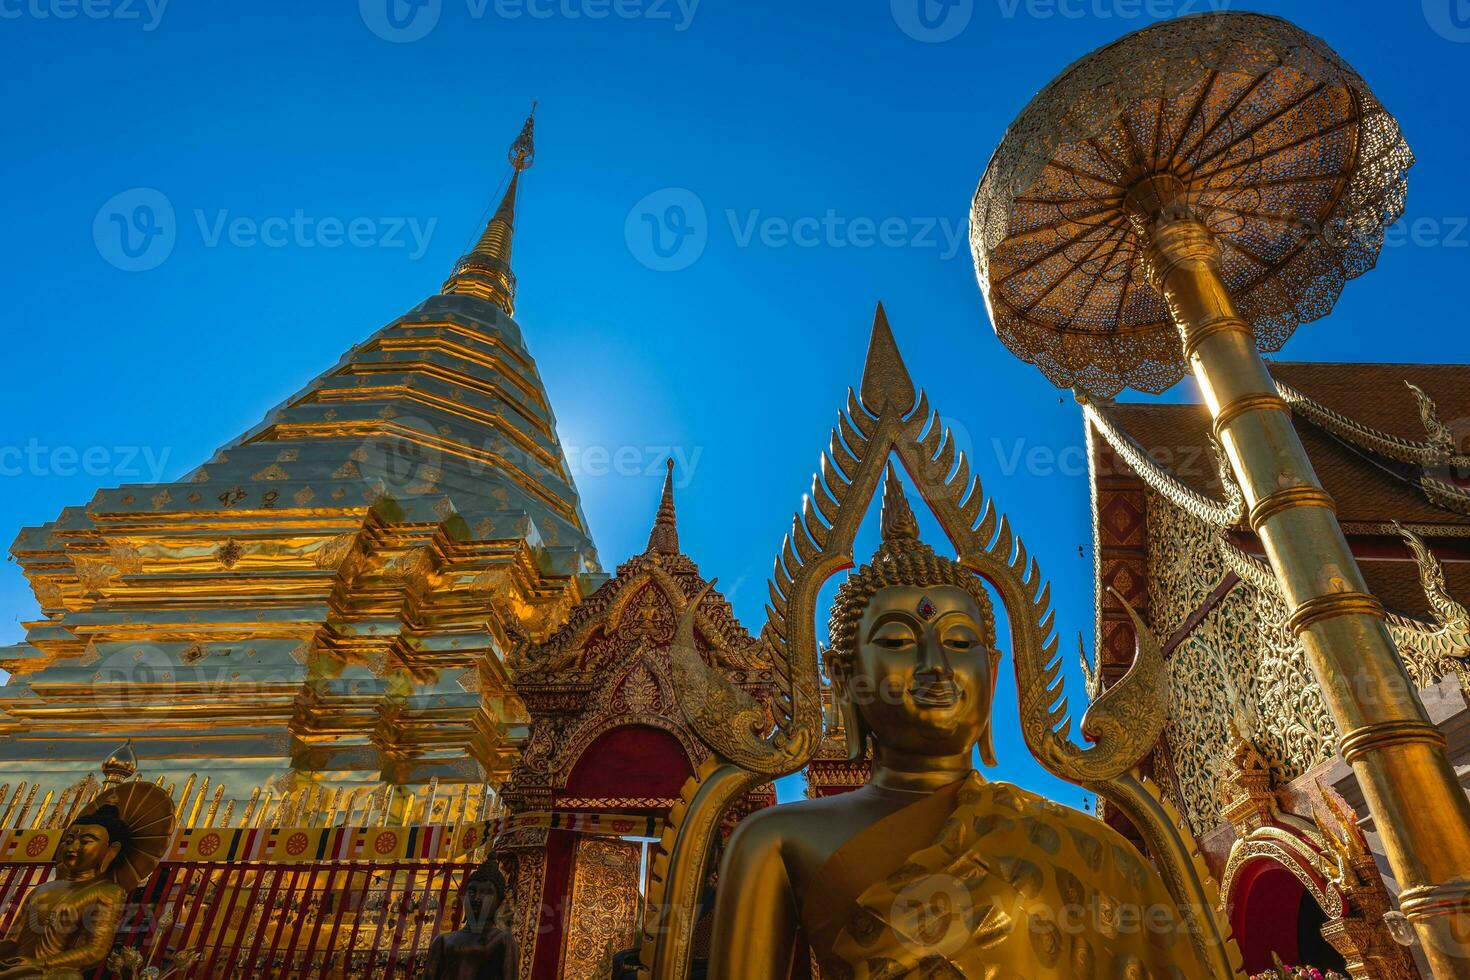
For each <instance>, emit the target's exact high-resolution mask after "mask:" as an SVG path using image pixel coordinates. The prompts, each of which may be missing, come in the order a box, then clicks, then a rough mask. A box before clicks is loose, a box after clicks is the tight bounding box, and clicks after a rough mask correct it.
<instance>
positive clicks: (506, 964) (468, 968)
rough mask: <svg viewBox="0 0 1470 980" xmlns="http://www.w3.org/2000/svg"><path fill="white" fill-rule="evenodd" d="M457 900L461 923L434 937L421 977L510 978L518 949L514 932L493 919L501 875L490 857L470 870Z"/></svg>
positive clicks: (502, 887) (500, 897)
mask: <svg viewBox="0 0 1470 980" xmlns="http://www.w3.org/2000/svg"><path fill="white" fill-rule="evenodd" d="M461 900H462V902H463V904H464V925H463V926H461V927H460V928H459V929H456V930H455V931H454V932H446V933H443V934H442V935H439V936H435V937H434V942H433V943H432V944H430V946H429V959H428V962H427V963H426V964H425V966H424V973H423V976H424V980H513V978H514V977H516V976H517V975H518V970H519V967H518V959H519V953H518V950H517V948H516V940H515V936H514V935H512V934H511V931H510V930H509V929H507V928H505V927H504V926H502V925H500V923H499V921H498V919H497V913H498V912H499V911H500V905H501V903H502V902H503V901H504V900H505V876H504V875H502V874H501V873H500V868H499V867H498V866H497V865H496V863H495V858H494V857H489V858H486V859H485V861H484V862H483V863H482V864H481V865H480V866H479V867H478V868H476V869H475V870H474V871H472V872H470V874H469V877H467V878H466V879H465V882H464V890H463V892H462V893H461Z"/></svg>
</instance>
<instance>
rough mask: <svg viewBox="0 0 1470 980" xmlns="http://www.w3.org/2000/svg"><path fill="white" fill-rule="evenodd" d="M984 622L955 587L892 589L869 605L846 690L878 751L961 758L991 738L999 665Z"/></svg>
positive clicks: (968, 597) (967, 597) (969, 598)
mask: <svg viewBox="0 0 1470 980" xmlns="http://www.w3.org/2000/svg"><path fill="white" fill-rule="evenodd" d="M982 622H983V620H982V618H981V613H980V607H979V605H978V604H977V603H976V601H975V598H974V596H972V595H970V593H968V592H966V591H965V590H964V589H961V588H958V587H956V586H949V585H940V586H926V587H923V588H918V587H910V586H887V587H885V588H882V589H879V590H878V592H877V593H875V594H874V595H873V597H872V599H870V600H869V601H868V605H867V608H866V609H865V610H864V611H863V616H862V619H861V621H860V622H859V623H858V631H857V637H856V643H855V646H856V649H855V650H854V651H853V660H852V672H851V674H850V676H849V677H848V678H847V683H846V684H845V685H844V686H845V688H846V691H845V693H846V695H847V696H848V697H849V698H850V699H851V700H852V702H853V704H854V705H855V706H856V707H857V710H858V714H859V716H860V717H861V719H862V721H863V723H864V727H866V728H867V730H868V731H869V732H871V733H872V735H873V737H874V739H875V740H876V741H877V742H878V744H879V745H880V746H884V747H886V748H889V749H893V750H896V751H900V752H905V753H911V754H915V755H929V756H938V755H956V754H959V753H962V752H968V751H969V750H970V747H971V746H973V745H974V744H975V742H976V741H977V740H978V739H979V738H980V736H981V735H982V734H983V733H984V732H985V729H986V728H987V727H988V726H989V724H990V699H991V693H992V691H993V689H994V683H995V675H994V668H995V660H994V657H993V653H992V651H991V650H990V649H989V648H988V647H987V645H986V644H987V637H986V634H985V629H984V627H983V626H982V625H981V624H982Z"/></svg>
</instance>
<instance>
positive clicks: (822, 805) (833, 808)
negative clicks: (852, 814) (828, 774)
mask: <svg viewBox="0 0 1470 980" xmlns="http://www.w3.org/2000/svg"><path fill="white" fill-rule="evenodd" d="M846 795H847V794H842V795H838V796H824V797H818V798H816V799H811V800H793V801H792V802H790V803H782V804H780V805H779V806H769V807H766V808H765V809H763V810H757V811H756V812H754V813H752V814H750V815H749V816H747V817H745V818H744V819H743V820H741V821H740V823H739V824H738V825H737V826H736V828H735V836H734V837H732V838H731V840H730V844H731V846H732V847H733V846H735V845H736V844H737V843H740V844H744V845H745V846H747V847H750V846H755V845H778V844H780V843H781V842H782V841H783V840H786V839H787V838H789V837H791V836H793V835H795V836H801V835H802V833H803V831H805V830H806V828H809V827H811V826H812V825H813V824H815V823H824V824H825V823H829V822H831V821H832V820H834V819H841V818H842V817H843V816H844V815H845V814H846V813H847V812H848V811H849V810H850V809H851V804H852V802H853V801H852V800H850V799H844V798H843V797H844V796H846Z"/></svg>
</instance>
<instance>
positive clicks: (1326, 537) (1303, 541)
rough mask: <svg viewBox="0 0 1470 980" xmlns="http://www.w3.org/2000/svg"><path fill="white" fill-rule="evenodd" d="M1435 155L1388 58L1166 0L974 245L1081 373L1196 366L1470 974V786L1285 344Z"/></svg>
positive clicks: (999, 325) (1321, 657) (1382, 819)
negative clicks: (1187, 13)
mask: <svg viewBox="0 0 1470 980" xmlns="http://www.w3.org/2000/svg"><path fill="white" fill-rule="evenodd" d="M1412 162H1413V156H1412V154H1411V153H1410V152H1409V149H1408V146H1407V145H1406V144H1405V142H1404V140H1403V137H1402V135H1401V134H1400V132H1399V127H1398V125H1397V123H1396V122H1395V121H1394V119H1393V117H1392V116H1390V115H1389V114H1388V113H1387V112H1386V111H1385V110H1384V108H1383V106H1382V105H1381V104H1380V103H1379V102H1378V100H1377V99H1376V98H1375V97H1374V95H1373V93H1372V91H1371V90H1370V89H1369V88H1368V86H1367V84H1366V83H1365V82H1364V81H1363V80H1362V78H1360V77H1359V76H1358V74H1357V73H1356V72H1355V71H1354V70H1353V69H1352V68H1351V67H1350V66H1349V65H1347V64H1346V63H1345V62H1344V61H1343V60H1342V59H1341V58H1340V57H1338V55H1337V54H1336V53H1335V52H1333V51H1332V50H1331V49H1330V48H1329V47H1328V46H1327V45H1326V44H1325V43H1324V42H1322V41H1321V40H1320V39H1318V38H1316V37H1314V36H1312V35H1310V34H1307V33H1306V32H1304V31H1302V30H1301V29H1300V28H1298V27H1296V26H1294V25H1292V24H1290V23H1288V22H1286V21H1284V20H1281V19H1279V18H1275V17H1268V16H1263V15H1259V14H1248V13H1233V12H1231V13H1212V14H1201V15H1198V16H1193V17H1185V18H1180V19H1178V20H1173V21H1167V22H1164V23H1160V24H1156V25H1153V26H1151V27H1148V28H1145V29H1144V30H1141V31H1138V32H1136V33H1133V34H1130V35H1128V36H1127V37H1124V38H1122V39H1120V40H1118V41H1116V42H1114V43H1113V44H1110V45H1108V46H1106V47H1104V48H1101V49H1099V50H1098V51H1096V52H1094V53H1092V54H1091V55H1088V56H1087V57H1086V58H1083V59H1082V60H1081V61H1078V62H1076V63H1075V64H1073V65H1072V66H1071V67H1070V68H1068V69H1067V70H1066V71H1065V72H1063V73H1062V74H1061V75H1060V76H1059V77H1058V78H1057V79H1056V80H1055V81H1053V82H1052V83H1051V84H1049V85H1048V86H1047V87H1046V88H1045V89H1043V90H1042V91H1041V93H1040V94H1038V95H1037V96H1036V98H1035V99H1033V100H1032V101H1031V103H1030V105H1028V106H1027V107H1026V108H1025V109H1024V110H1023V111H1022V112H1021V114H1020V116H1019V117H1018V118H1017V119H1016V121H1015V122H1014V123H1013V124H1012V125H1011V127H1010V129H1009V130H1007V132H1006V135H1005V137H1004V139H1003V140H1002V142H1001V145H1000V146H999V148H998V149H997V150H996V151H995V155H994V157H993V158H992V159H991V162H990V165H989V167H988V168H987V170H986V172H985V176H984V177H983V178H982V180H981V182H980V186H979V189H978V190H977V191H976V194H975V199H974V204H973V209H972V212H971V229H970V233H971V247H972V250H973V252H974V256H975V267H976V271H977V273H978V275H979V278H980V284H981V288H982V289H983V290H984V293H985V298H986V303H987V306H988V307H989V310H990V316H991V320H992V322H993V324H994V326H995V331H996V333H997V334H998V335H999V336H1000V338H1001V340H1002V341H1003V342H1004V343H1005V344H1006V346H1007V347H1009V348H1010V349H1011V350H1012V351H1013V352H1014V353H1016V354H1017V355H1018V356H1019V357H1021V358H1022V359H1024V360H1026V361H1029V362H1031V363H1033V364H1035V365H1036V366H1037V367H1039V368H1040V369H1041V371H1042V372H1043V373H1044V374H1045V375H1046V376H1047V377H1048V378H1049V379H1050V380H1051V381H1052V382H1053V383H1054V384H1057V385H1059V386H1061V387H1070V388H1073V389H1075V390H1077V391H1078V393H1079V396H1080V397H1083V398H1085V397H1087V396H1089V395H1091V396H1111V395H1113V394H1115V393H1116V392H1118V391H1119V390H1121V389H1123V388H1125V387H1131V388H1135V389H1138V390H1141V391H1149V392H1157V391H1162V390H1164V389H1165V388H1168V387H1169V386H1170V385H1172V384H1174V383H1175V382H1176V381H1178V380H1179V379H1180V378H1182V377H1183V376H1184V375H1185V374H1186V373H1189V372H1193V374H1194V376H1195V378H1196V379H1197V380H1198V381H1199V383H1200V387H1201V389H1202V391H1203V394H1204V397H1205V402H1206V404H1207V405H1208V407H1209V409H1210V412H1211V414H1212V416H1213V420H1214V430H1215V434H1216V435H1217V436H1218V437H1219V439H1220V441H1221V443H1222V444H1223V446H1224V448H1225V452H1226V455H1227V457H1228V458H1229V460H1230V464H1231V467H1232V469H1233V470H1234V472H1235V476H1236V479H1237V480H1238V482H1239V483H1240V486H1241V490H1242V493H1243V494H1244V496H1245V500H1246V502H1247V504H1248V505H1249V506H1250V515H1249V516H1250V523H1251V526H1252V528H1253V529H1254V530H1255V531H1256V533H1257V534H1258V535H1259V536H1260V539H1261V543H1262V545H1263V546H1264V548H1265V551H1266V554H1267V557H1268V558H1269V560H1270V562H1271V564H1272V567H1273V569H1274V570H1275V573H1276V577H1277V579H1278V581H1279V584H1280V586H1281V591H1282V594H1283V596H1284V598H1285V599H1286V602H1287V604H1288V606H1289V608H1290V609H1291V614H1290V618H1289V621H1288V622H1289V625H1290V627H1291V628H1292V629H1293V631H1294V632H1296V633H1297V634H1298V635H1299V636H1300V638H1301V641H1302V644H1303V647H1304V648H1305V650H1306V653H1307V659H1308V662H1309V663H1310V664H1311V665H1312V668H1313V671H1314V673H1315V674H1316V677H1317V680H1318V683H1319V684H1320V686H1321V688H1322V690H1323V694H1324V696H1325V697H1326V699H1327V702H1328V706H1329V708H1330V709H1331V711H1332V714H1333V718H1334V720H1335V721H1336V723H1337V725H1338V728H1339V731H1340V732H1341V735H1342V740H1341V751H1342V754H1343V757H1344V758H1345V759H1346V760H1347V761H1348V762H1349V763H1351V764H1352V765H1353V767H1354V770H1355V772H1356V773H1357V776H1358V779H1359V783H1360V785H1361V786H1362V788H1363V791H1364V795H1365V797H1366V798H1367V801H1368V803H1369V806H1370V808H1371V809H1372V811H1373V814H1374V817H1375V827H1376V829H1377V830H1378V832H1379V833H1380V834H1381V835H1382V838H1383V841H1384V845H1385V850H1386V852H1387V856H1388V858H1389V862H1390V863H1391V865H1392V866H1393V870H1394V872H1395V877H1396V879H1397V881H1398V885H1399V887H1400V888H1401V889H1402V891H1401V892H1400V896H1399V898H1400V907H1401V908H1402V910H1403V912H1404V913H1405V914H1406V915H1407V916H1408V917H1409V918H1410V919H1411V920H1412V921H1414V922H1415V924H1416V926H1417V927H1418V930H1419V934H1420V937H1421V939H1422V940H1423V941H1424V945H1425V948H1426V954H1427V955H1428V956H1429V959H1430V962H1431V964H1432V965H1433V966H1434V969H1435V975H1436V976H1470V961H1467V959H1466V958H1465V954H1466V951H1467V946H1466V944H1465V942H1464V940H1463V939H1462V938H1460V937H1463V936H1465V935H1467V934H1470V928H1467V927H1470V914H1467V909H1470V804H1467V801H1466V797H1465V793H1464V790H1463V789H1462V788H1461V787H1460V785H1459V782H1458V780H1456V779H1455V775H1454V771H1453V769H1452V768H1451V767H1450V765H1449V762H1448V759H1447V756H1446V754H1445V738H1444V735H1443V733H1442V732H1440V731H1439V729H1438V728H1436V727H1435V726H1434V725H1432V724H1430V723H1429V721H1428V719H1427V717H1426V716H1425V714H1424V710H1423V707H1422V706H1421V705H1420V704H1419V702H1418V699H1417V698H1416V697H1415V696H1414V694H1413V686H1412V684H1411V683H1410V682H1409V680H1408V677H1407V675H1406V673H1405V671H1404V668H1403V664H1402V662H1401V660H1400V659H1399V657H1398V653H1397V651H1396V650H1395V649H1394V646H1393V642H1392V640H1391V638H1390V636H1389V634H1388V631H1387V629H1386V627H1385V625H1384V611H1383V607H1382V604H1381V603H1380V602H1379V601H1378V600H1377V599H1376V598H1374V597H1373V596H1372V595H1370V594H1369V593H1368V591H1367V586H1366V585H1365V584H1364V582H1363V578H1362V573H1361V572H1360V571H1359V569H1358V567H1357V564H1356V561H1355V560H1354V558H1353V555H1352V552H1351V551H1350V550H1349V549H1348V546H1347V542H1346V540H1345V538H1344V537H1343V534H1342V530H1341V528H1340V526H1339V525H1338V523H1337V519H1336V513H1335V510H1334V508H1333V503H1332V500H1331V498H1330V497H1329V496H1328V495H1327V494H1326V493H1325V492H1324V491H1323V490H1322V488H1321V484H1320V483H1319V482H1318V480H1317V477H1316V474H1315V473H1314V472H1313V471H1312V466H1311V463H1310V461H1309V460H1308V459H1307V456H1306V453H1305V451H1304V450H1303V448H1302V445H1301V441H1300V439H1299V438H1298V436H1297V433H1296V430H1295V428H1293V426H1292V423H1291V418H1290V413H1289V409H1288V406H1287V405H1286V403H1285V402H1284V401H1283V400H1282V398H1281V397H1280V395H1279V394H1278V393H1277V391H1276V387H1275V383H1274V382H1273V380H1272V379H1271V376H1270V374H1269V373H1268V372H1267V370H1266V367H1265V364H1264V362H1263V361H1262V359H1261V354H1260V352H1261V351H1263V350H1264V351H1272V350H1276V349H1278V348H1279V347H1280V346H1281V345H1282V344H1283V343H1285V341H1286V340H1287V339H1288V338H1289V337H1290V336H1291V334H1292V332H1293V331H1294V330H1295V329H1296V327H1297V326H1298V325H1299V324H1302V323H1305V322H1308V321H1311V320H1315V319H1317V318H1319V317H1321V316H1324V315H1325V314H1326V313H1328V312H1329V311H1330V310H1331V308H1332V306H1333V304H1334V303H1335V302H1336V301H1337V297H1338V295H1339V293H1340V292H1341V291H1342V287H1343V285H1344V283H1346V282H1347V280H1349V279H1351V278H1354V277H1355V276H1358V275H1360V274H1362V273H1363V272H1365V271H1367V270H1368V269H1370V268H1371V267H1372V266H1373V264H1374V262H1375V261H1376V258H1377V255H1378V252H1379V249H1380V248H1381V246H1382V243H1383V229H1384V227H1385V226H1386V225H1388V224H1390V223H1392V222H1393V221H1395V220H1396V219H1397V218H1398V217H1399V215H1400V214H1401V213H1402V210H1403V204H1404V195H1405V187H1406V180H1405V172H1406V171H1407V169H1408V168H1409V166H1410V165H1411V164H1412Z"/></svg>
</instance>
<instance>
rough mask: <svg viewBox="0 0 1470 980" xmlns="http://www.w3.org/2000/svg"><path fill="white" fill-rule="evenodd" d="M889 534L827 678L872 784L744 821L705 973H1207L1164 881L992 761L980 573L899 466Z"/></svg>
mask: <svg viewBox="0 0 1470 980" xmlns="http://www.w3.org/2000/svg"><path fill="white" fill-rule="evenodd" d="M882 535H883V542H882V545H881V547H880V548H879V549H878V552H877V554H876V555H874V557H873V559H872V561H871V562H869V563H868V564H866V565H864V566H862V567H861V568H860V569H859V570H858V571H857V572H856V573H854V574H852V575H851V576H849V578H848V579H847V580H846V582H844V583H843V585H842V586H841V587H840V588H839V590H838V593H837V598H836V601H835V603H834V606H833V611H832V616H831V624H830V626H831V646H830V649H829V651H828V653H827V656H826V669H827V673H828V675H829V677H830V679H831V682H832V686H833V693H834V696H835V699H836V701H837V703H838V705H839V707H840V710H841V712H842V718H843V722H844V726H845V730H846V735H847V740H848V751H849V753H850V755H851V756H852V757H853V758H858V757H860V756H861V755H862V753H863V752H864V750H865V748H866V747H867V745H868V743H870V742H871V747H872V751H873V772H872V776H871V778H870V779H869V781H868V782H867V784H866V785H864V786H862V787H860V788H859V789H857V790H854V791H852V792H850V793H846V794H843V795H839V796H833V797H827V798H824V799H814V800H805V801H802V802H798V803H791V804H786V805H782V806H778V807H774V808H771V809H768V810H764V811H761V812H759V813H756V814H754V815H753V816H751V817H749V818H747V819H746V820H745V821H743V822H742V823H741V824H740V826H739V827H738V828H737V829H736V832H735V834H734V836H733V837H732V839H731V841H730V844H729V848H728V850H727V851H726V854H725V858H724V863H723V866H722V870H721V874H720V886H719V897H718V900H717V905H716V910H715V938H714V948H713V951H712V956H711V959H710V977H711V978H712V980H768V978H769V980H777V978H780V980H784V978H787V977H789V976H792V975H793V972H795V973H796V974H798V975H804V971H803V969H802V967H803V966H804V963H805V961H806V959H807V950H808V948H809V949H810V951H811V952H812V953H813V954H814V955H815V958H816V960H817V962H818V963H819V964H820V966H821V969H822V976H823V978H824V980H859V978H872V980H876V978H880V977H881V978H884V980H889V978H897V977H909V976H914V977H986V978H1017V980H1020V978H1025V980H1062V978H1067V980H1073V978H1075V980H1082V978H1087V977H1094V976H1095V977H1099V978H1101V977H1128V978H1132V977H1138V978H1143V977H1159V978H1184V977H1187V978H1191V980H1192V978H1196V977H1206V976H1210V975H1211V974H1210V971H1209V969H1208V968H1207V967H1206V966H1205V965H1204V964H1203V963H1202V962H1201V961H1200V959H1199V954H1198V953H1197V951H1196V948H1195V946H1194V944H1193V943H1192V942H1191V941H1190V938H1189V936H1188V934H1187V932H1186V927H1185V926H1184V925H1182V924H1181V922H1182V920H1181V917H1180V915H1179V910H1178V909H1177V907H1176V905H1175V903H1174V901H1173V900H1172V899H1171V898H1170V895H1169V892H1168V890H1167V889H1166V888H1165V886H1164V883H1163V881H1162V880H1161V879H1160V877H1159V876H1158V874H1157V873H1155V871H1154V870H1153V869H1152V868H1151V867H1150V866H1149V865H1148V864H1146V863H1145V862H1144V861H1143V859H1142V858H1140V856H1139V855H1138V853H1137V851H1135V850H1134V848H1133V846H1132V845H1131V844H1129V843H1128V842H1127V841H1126V840H1125V839H1124V838H1123V837H1121V836H1120V835H1119V834H1117V833H1116V832H1114V831H1113V830H1112V829H1111V828H1109V827H1108V826H1107V825H1105V824H1104V823H1102V822H1101V821H1099V820H1097V819H1095V818H1093V817H1091V816H1088V815H1086V814H1083V813H1080V812H1077V811H1074V810H1071V809H1068V808H1066V807H1062V806H1059V805H1057V804H1055V803H1051V802H1049V801H1047V800H1044V799H1042V798H1041V797H1038V796H1036V795H1034V794H1032V793H1029V792H1026V791H1025V790H1022V789H1019V788H1018V787H1015V786H1010V785H1007V784H1005V783H999V782H989V781H987V780H985V779H984V778H982V777H981V776H980V775H979V774H978V773H976V772H975V771H974V769H973V768H972V765H971V753H972V750H974V749H975V747H976V746H977V744H978V746H979V752H980V757H981V759H982V760H983V761H984V763H985V765H987V766H991V765H994V764H995V750H994V747H993V742H992V739H991V731H990V714H991V698H992V694H993V692H994V689H995V683H996V672H997V668H998V666H999V652H998V650H997V649H996V639H995V617H994V613H993V611H992V607H991V602H990V598H989V595H988V594H987V592H986V591H985V589H984V588H983V587H982V585H981V584H980V580H979V579H978V578H977V577H976V576H975V575H974V574H973V573H971V572H970V571H968V570H967V569H965V568H964V567H963V566H961V565H959V564H958V563H956V562H954V561H951V560H949V559H946V558H943V557H940V556H939V555H937V554H935V552H934V551H933V550H932V549H931V548H929V547H928V546H927V545H925V544H923V543H922V542H921V541H920V540H919V536H918V524H917V522H916V521H915V519H914V516H913V513H912V511H911V510H910V509H909V506H908V502H907V500H906V499H905V497H904V494H903V489H902V486H901V485H900V484H899V482H898V479H897V477H896V476H895V474H894V472H893V469H892V467H891V466H890V467H889V470H888V475H887V480H886V485H885V489H884V501H883V511H882Z"/></svg>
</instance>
